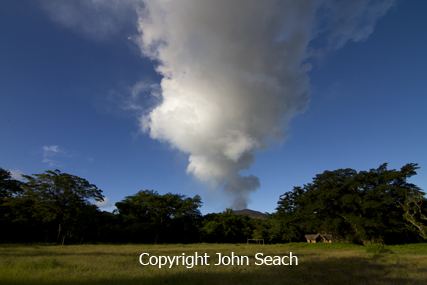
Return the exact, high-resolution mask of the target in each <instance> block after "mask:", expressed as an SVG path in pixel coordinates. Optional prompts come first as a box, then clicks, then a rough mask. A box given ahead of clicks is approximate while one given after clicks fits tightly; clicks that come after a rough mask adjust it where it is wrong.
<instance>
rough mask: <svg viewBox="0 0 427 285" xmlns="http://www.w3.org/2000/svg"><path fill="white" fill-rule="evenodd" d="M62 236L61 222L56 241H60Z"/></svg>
mask: <svg viewBox="0 0 427 285" xmlns="http://www.w3.org/2000/svg"><path fill="white" fill-rule="evenodd" d="M60 237H61V224H59V227H58V237H57V238H56V243H59V238H60Z"/></svg>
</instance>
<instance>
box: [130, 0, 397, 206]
mask: <svg viewBox="0 0 427 285" xmlns="http://www.w3.org/2000/svg"><path fill="white" fill-rule="evenodd" d="M392 6H393V1H368V0H366V1H364V0H355V1H338V0H337V1H319V0H316V1H310V0H305V1H300V0H295V1H283V0H277V1H258V0H254V1H249V0H242V1H236V0H212V1H207V0H206V1H204V0H182V1H169V0H153V1H149V0H147V1H144V6H143V7H142V8H140V9H139V10H138V29H139V32H140V34H139V35H138V37H137V39H136V41H137V43H138V45H139V46H140V48H141V51H142V53H143V55H144V56H146V57H149V58H151V59H152V60H154V61H155V62H157V65H156V71H157V72H158V73H159V74H160V75H162V80H161V83H160V87H161V102H160V103H159V104H158V105H157V106H155V107H154V108H153V109H151V110H150V111H149V112H147V113H146V114H145V115H144V116H142V118H141V126H142V128H143V130H144V131H145V132H148V133H149V135H150V136H151V138H153V139H157V140H160V141H164V142H168V143H169V144H170V145H171V146H172V147H173V148H176V149H178V150H180V151H183V152H185V153H187V154H189V164H188V167H187V173H189V174H192V175H194V176H195V177H196V178H197V179H199V180H200V181H203V182H209V183H210V184H211V186H212V187H223V190H224V192H225V193H226V195H227V196H228V197H229V199H230V201H231V207H232V208H233V209H242V208H246V207H247V204H248V202H249V195H250V194H251V193H252V192H254V191H255V190H256V189H257V188H259V187H260V180H259V178H258V177H256V176H254V175H248V176H243V175H242V174H241V172H242V171H244V170H248V169H249V168H250V167H251V166H252V165H253V164H254V162H255V153H256V152H259V151H263V150H266V149H268V148H269V147H270V146H271V145H272V143H277V142H278V143H282V142H284V140H285V130H286V128H287V125H288V123H289V121H290V119H291V118H292V117H294V116H295V115H297V114H298V113H301V112H304V110H306V109H307V107H308V104H309V101H310V91H309V77H308V75H307V72H308V71H309V70H310V69H311V65H310V64H309V63H308V60H309V59H310V58H312V57H314V55H319V54H324V53H325V52H327V51H332V50H336V49H338V48H340V47H342V46H343V45H344V44H345V43H346V42H347V41H349V40H352V41H363V40H365V39H367V37H368V36H369V34H371V33H372V31H373V27H374V26H375V23H376V21H377V19H378V18H380V17H381V16H383V15H384V14H385V13H386V12H387V11H388V10H389V9H390V8H391V7H392ZM315 40H317V43H316V41H315ZM313 42H314V43H316V44H314V43H313ZM157 96H158V95H157Z"/></svg>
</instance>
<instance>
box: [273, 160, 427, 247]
mask: <svg viewBox="0 0 427 285" xmlns="http://www.w3.org/2000/svg"><path fill="white" fill-rule="evenodd" d="M416 169H418V167H417V164H407V165H405V166H404V167H402V168H401V170H400V171H398V170H387V164H383V165H381V166H380V167H379V168H378V169H371V170H370V171H360V172H356V171H355V170H353V169H338V170H335V171H325V172H324V173H322V174H318V175H316V177H315V178H313V182H312V183H309V184H307V185H304V186H303V187H294V189H293V191H291V192H287V193H285V194H284V195H282V196H281V197H280V200H279V202H278V207H277V213H276V214H275V215H274V216H273V218H274V219H276V220H277V221H276V222H275V223H276V224H280V231H279V232H280V233H282V238H283V240H291V239H292V238H295V239H296V240H300V241H303V237H302V235H303V234H304V233H306V234H308V233H328V234H333V235H334V237H335V238H338V239H340V240H342V241H349V242H359V243H363V244H370V243H381V242H384V241H387V242H389V243H395V242H396V239H399V238H401V237H402V233H405V232H406V233H407V232H408V231H409V232H411V233H413V232H414V230H415V227H414V226H413V225H412V224H410V223H408V218H406V217H405V216H404V209H403V207H402V205H408V208H410V209H411V210H408V211H411V212H410V213H413V212H414V211H415V212H416V210H417V209H418V208H417V207H416V205H419V204H420V203H418V204H416V205H415V206H414V205H413V204H412V205H411V204H408V202H407V201H408V197H414V195H418V196H416V197H418V198H419V199H421V197H423V195H424V192H422V191H421V190H420V189H419V188H418V187H417V186H415V185H413V184H411V183H408V182H407V179H408V178H410V177H411V176H413V175H415V174H416ZM414 193H415V194H414ZM408 195H412V196H408ZM422 199H423V198H422ZM420 211H421V209H418V212H417V213H418V214H419V212H420ZM412 216H415V215H412ZM418 222H419V220H418ZM276 228H277V226H276ZM276 234H277V233H276ZM407 236H408V235H407Z"/></svg>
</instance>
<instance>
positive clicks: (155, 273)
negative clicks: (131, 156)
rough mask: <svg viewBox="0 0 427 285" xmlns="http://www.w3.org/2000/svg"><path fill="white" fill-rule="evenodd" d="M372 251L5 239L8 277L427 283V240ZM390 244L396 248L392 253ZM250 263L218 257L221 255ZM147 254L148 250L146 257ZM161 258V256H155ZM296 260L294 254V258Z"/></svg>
mask: <svg viewBox="0 0 427 285" xmlns="http://www.w3.org/2000/svg"><path fill="white" fill-rule="evenodd" d="M386 249H387V250H386V251H388V252H387V253H379V251H377V252H375V250H374V252H372V250H371V252H367V251H366V247H364V246H358V245H349V244H307V243H291V244H283V245H255V244H250V245H247V244H190V245H184V244H172V245H69V246H57V245H55V246H43V245H14V244H2V245H0V283H1V284H174V285H175V284H233V285H235V284H306V283H307V284H310V283H323V284H427V244H411V245H396V246H387V247H386ZM390 251H391V252H392V253H390ZM195 252H197V253H198V254H199V255H204V254H205V253H206V254H207V255H208V256H210V258H209V263H210V265H198V266H194V267H193V268H187V266H186V265H173V266H172V267H171V268H169V264H167V265H164V266H163V267H162V268H159V267H158V265H157V266H155V265H144V266H143V265H141V264H140V262H139V257H140V255H141V254H142V253H148V254H149V255H150V256H171V257H172V256H182V254H183V253H185V256H194V255H195ZM232 252H234V255H239V256H248V260H249V265H228V266H226V265H218V266H215V265H214V264H216V263H218V255H217V253H221V254H222V256H224V255H231V253H232ZM290 252H292V255H294V256H297V258H298V265H295V262H294V264H293V265H288V266H286V265H265V264H264V265H258V266H257V265H255V262H257V263H260V261H258V260H256V259H255V255H256V254H257V253H262V254H263V256H264V257H265V256H272V257H273V256H284V255H286V256H289V253H290ZM145 262H148V257H146V256H144V260H143V263H145ZM153 262H154V259H153ZM287 262H289V259H287Z"/></svg>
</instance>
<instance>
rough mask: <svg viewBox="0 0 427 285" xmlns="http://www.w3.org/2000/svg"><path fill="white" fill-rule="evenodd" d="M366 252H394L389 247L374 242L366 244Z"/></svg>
mask: <svg viewBox="0 0 427 285" xmlns="http://www.w3.org/2000/svg"><path fill="white" fill-rule="evenodd" d="M366 252H367V253H373V254H380V253H394V252H393V251H392V250H391V249H389V248H387V247H386V246H385V245H383V244H381V243H374V244H370V245H367V246H366Z"/></svg>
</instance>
